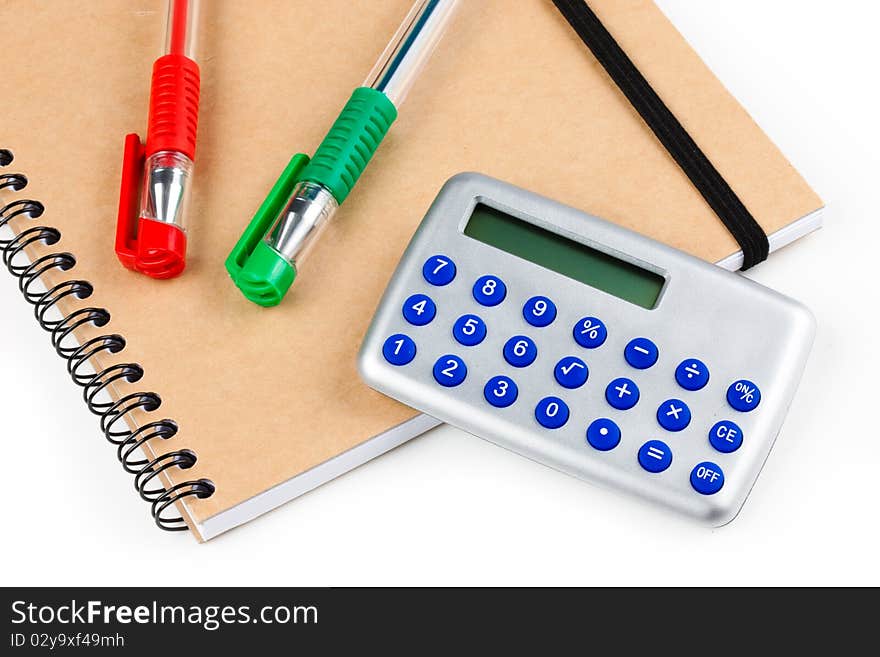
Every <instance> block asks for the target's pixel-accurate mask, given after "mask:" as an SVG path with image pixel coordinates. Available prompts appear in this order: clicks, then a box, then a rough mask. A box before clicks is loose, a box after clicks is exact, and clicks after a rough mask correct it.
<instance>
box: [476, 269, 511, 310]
mask: <svg viewBox="0 0 880 657" xmlns="http://www.w3.org/2000/svg"><path fill="white" fill-rule="evenodd" d="M473 292H474V299H476V300H477V303H479V304H482V305H484V306H497V305H498V304H499V303H501V302H502V301H504V297H506V296H507V286H506V285H505V284H504V281H502V280H501V279H500V278H498V277H497V276H480V277H479V278H478V279H477V282H476V283H474V290H473Z"/></svg>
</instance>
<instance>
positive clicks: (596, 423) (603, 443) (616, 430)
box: [587, 417, 620, 452]
mask: <svg viewBox="0 0 880 657" xmlns="http://www.w3.org/2000/svg"><path fill="white" fill-rule="evenodd" d="M587 442H588V443H590V445H592V446H593V447H595V448H596V449H598V450H599V451H601V452H607V451H608V450H609V449H614V448H615V447H617V445H618V444H619V443H620V427H618V426H617V425H616V424H615V423H614V422H612V421H611V420H609V419H608V418H606V417H602V418H599V419H598V420H593V422H592V423H590V426H588V427H587Z"/></svg>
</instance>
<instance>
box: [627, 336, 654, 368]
mask: <svg viewBox="0 0 880 657" xmlns="http://www.w3.org/2000/svg"><path fill="white" fill-rule="evenodd" d="M659 355H660V350H659V349H657V345H655V344H654V343H653V342H651V341H650V340H649V339H648V338H634V339H632V340H630V341H629V343H628V344H627V345H626V347H625V348H624V350H623V357H624V358H626V362H627V363H629V364H630V365H632V366H633V367H635V368H636V369H637V370H646V369H648V368H649V367H651V365H653V364H654V363H656V362H657V356H659Z"/></svg>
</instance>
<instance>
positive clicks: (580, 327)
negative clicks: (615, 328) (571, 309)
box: [572, 317, 608, 349]
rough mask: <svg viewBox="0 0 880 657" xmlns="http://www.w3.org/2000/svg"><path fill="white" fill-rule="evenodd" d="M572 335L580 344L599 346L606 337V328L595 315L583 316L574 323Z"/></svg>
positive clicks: (589, 347)
mask: <svg viewBox="0 0 880 657" xmlns="http://www.w3.org/2000/svg"><path fill="white" fill-rule="evenodd" d="M572 335H574V340H575V342H577V343H578V344H579V345H580V346H582V347H586V348H587V349H595V348H596V347H601V346H602V344H603V343H604V342H605V338H607V337H608V329H606V328H605V324H603V323H602V321H601V320H599V319H596V318H595V317H583V318H582V319H579V320H578V323H577V324H575V325H574V329H573V330H572Z"/></svg>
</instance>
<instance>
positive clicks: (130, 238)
mask: <svg viewBox="0 0 880 657" xmlns="http://www.w3.org/2000/svg"><path fill="white" fill-rule="evenodd" d="M196 5H197V2H196V0H170V2H169V5H168V33H167V37H166V54H164V55H162V56H161V57H159V59H157V60H156V62H155V63H154V64H153V75H152V82H151V86H150V109H149V118H148V120H147V139H146V144H145V145H144V146H141V143H140V140H139V139H138V138H137V135H129V136H128V137H127V138H126V154H125V158H124V164H123V172H122V191H121V194H120V203H119V215H118V218H117V235H116V253H117V256H118V257H119V260H120V262H122V264H123V265H125V266H126V267H127V268H129V269H133V270H135V271H138V272H140V273H142V274H146V275H147V276H150V277H152V278H172V277H174V276H177V275H179V274H180V273H181V272H182V271H183V270H184V268H185V266H186V243H187V240H186V232H185V224H184V219H185V215H186V209H187V204H188V197H189V188H190V186H191V178H192V171H193V163H194V161H195V154H196V134H197V132H198V123H199V90H200V76H199V66H198V64H196V62H195V60H194V59H193V58H192V53H193V50H194V48H195V32H196V30H195V22H196V19H197V6H196Z"/></svg>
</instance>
